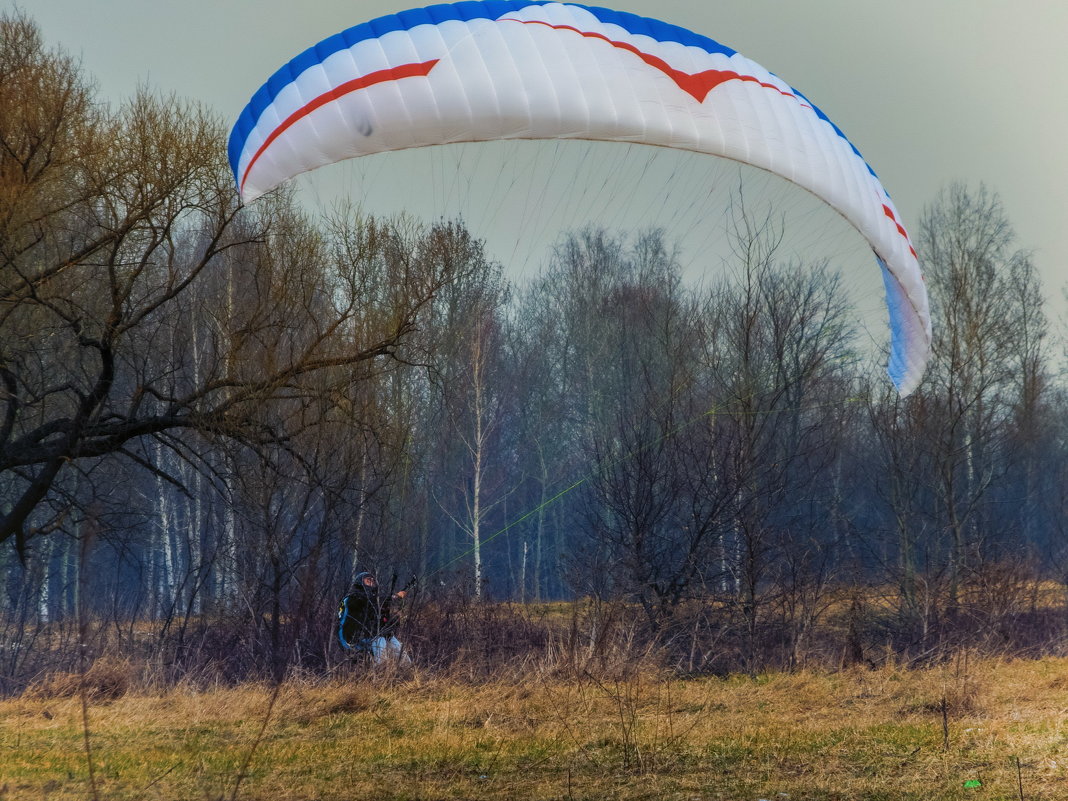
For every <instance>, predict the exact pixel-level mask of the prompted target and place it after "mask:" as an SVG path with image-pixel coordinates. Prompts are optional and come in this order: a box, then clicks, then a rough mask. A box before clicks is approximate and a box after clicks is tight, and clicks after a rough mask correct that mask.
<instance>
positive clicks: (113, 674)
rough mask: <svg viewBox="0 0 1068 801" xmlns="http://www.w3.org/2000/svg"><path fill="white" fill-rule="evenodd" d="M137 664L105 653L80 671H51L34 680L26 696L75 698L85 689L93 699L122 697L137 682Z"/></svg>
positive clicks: (87, 694)
mask: <svg viewBox="0 0 1068 801" xmlns="http://www.w3.org/2000/svg"><path fill="white" fill-rule="evenodd" d="M134 679H135V672H134V668H133V666H132V665H131V664H130V662H128V661H127V660H124V659H115V658H113V657H109V656H103V657H100V658H99V659H95V660H94V661H93V663H92V664H91V665H90V666H89V669H88V670H86V671H85V675H84V676H83V675H82V674H80V673H50V674H48V675H46V676H44V677H42V678H41V679H39V680H37V681H35V682H33V683H31V684H30V685H29V686H28V687H27V688H26V691H25V692H24V693H23V696H25V697H27V698H40V699H47V698H71V697H74V696H79V695H81V694H82V693H83V692H84V693H85V696H86V697H87V698H88V699H90V700H93V701H114V700H116V699H118V698H122V697H123V696H124V695H126V693H127V692H129V690H130V688H131V687H132V686H133V685H134V683H135V682H134Z"/></svg>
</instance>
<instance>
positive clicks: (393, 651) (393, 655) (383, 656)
mask: <svg viewBox="0 0 1068 801" xmlns="http://www.w3.org/2000/svg"><path fill="white" fill-rule="evenodd" d="M371 656H372V658H373V659H374V661H375V664H376V665H381V664H382V663H383V662H389V661H391V660H394V659H397V660H400V662H401V664H405V665H407V664H409V663H410V662H411V661H412V658H411V657H410V656H408V654H406V653H405V652H404V646H403V645H401V642H400V640H398V639H397V638H396V637H394V636H393V635H392V634H391V635H389V636H388V637H375V638H374V639H373V640H371Z"/></svg>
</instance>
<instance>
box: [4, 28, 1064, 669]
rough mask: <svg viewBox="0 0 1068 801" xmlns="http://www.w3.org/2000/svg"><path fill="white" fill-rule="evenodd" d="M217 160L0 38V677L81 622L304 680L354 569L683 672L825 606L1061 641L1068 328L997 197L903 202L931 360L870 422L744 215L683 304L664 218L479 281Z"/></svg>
mask: <svg viewBox="0 0 1068 801" xmlns="http://www.w3.org/2000/svg"><path fill="white" fill-rule="evenodd" d="M224 153H225V148H224V147H223V131H222V129H221V126H220V124H219V122H218V121H217V120H215V119H214V118H212V116H211V115H210V114H207V113H206V112H205V111H204V110H203V109H200V108H198V107H196V106H194V105H191V104H183V103H179V102H176V101H174V100H173V99H168V98H158V97H154V96H151V95H149V94H142V95H140V96H138V97H136V98H134V99H133V100H132V101H130V102H129V103H128V104H126V105H125V106H123V107H121V108H117V109H113V108H109V107H107V106H105V105H102V104H101V103H100V102H99V101H98V100H96V99H95V97H94V95H93V92H92V89H91V85H90V83H89V82H88V81H87V79H86V78H85V77H84V76H83V75H82V74H81V72H80V70H79V68H78V66H77V64H76V63H75V62H73V61H72V60H71V59H70V58H69V57H67V56H65V55H64V54H62V53H60V52H54V51H50V50H49V49H48V48H47V47H46V46H45V45H44V44H43V43H42V42H41V39H40V36H39V32H38V30H37V29H36V26H35V25H34V24H33V23H32V21H31V20H29V19H28V18H26V17H24V16H19V15H15V16H5V17H3V18H0V261H2V272H0V574H2V576H3V595H2V596H0V676H3V677H5V678H4V681H6V682H11V683H12V685H11V686H17V685H18V683H19V682H20V681H22V680H24V678H25V677H27V676H31V675H33V674H34V672H35V671H37V670H39V669H40V668H41V667H42V666H43V665H46V664H49V660H55V659H57V658H58V659H70V658H72V656H71V654H73V652H74V651H75V650H77V649H70V648H68V647H67V646H68V645H69V644H70V643H73V642H82V643H86V642H87V638H90V635H92V634H93V633H94V632H96V634H97V635H99V636H100V637H103V632H105V631H107V632H108V634H107V641H108V642H109V643H110V644H111V645H110V646H109V647H120V648H121V647H129V648H134V647H136V648H138V649H139V650H141V651H145V652H149V653H151V654H153V655H154V657H155V658H157V659H159V660H160V661H161V662H163V663H166V664H168V665H177V666H179V667H180V665H181V664H182V661H183V659H194V657H192V656H190V655H189V654H190V653H191V652H193V651H195V652H196V656H195V659H202V658H204V659H206V658H209V657H210V659H212V660H216V661H223V662H225V661H226V660H227V659H230V660H231V661H232V660H236V659H237V658H238V656H239V655H240V656H242V657H248V661H249V662H250V663H253V664H259V665H264V664H272V665H275V666H277V665H278V664H279V663H283V662H284V663H289V662H292V661H300V662H301V663H302V664H307V665H309V666H314V665H321V664H324V663H325V662H327V661H329V659H330V657H329V647H330V646H329V642H330V634H329V622H330V621H329V619H330V615H331V610H332V607H333V604H334V602H335V601H336V599H337V597H338V596H339V595H340V594H341V593H342V592H343V591H344V590H345V588H346V587H347V585H348V583H349V581H350V579H351V576H352V575H353V574H354V572H355V571H357V569H363V568H370V569H374V570H376V571H378V572H379V574H380V575H381V576H382V577H383V579H387V580H388V578H389V577H390V576H391V575H392V574H395V575H397V576H398V577H399V579H400V581H401V582H406V581H407V580H408V578H409V577H418V578H419V583H418V586H419V587H421V588H422V590H423V592H422V593H421V595H422V597H424V598H431V599H433V598H435V597H436V598H437V599H438V600H437V601H436V603H437V604H438V606H437V607H435V608H436V610H437V611H436V612H435V613H434V614H433V615H429V616H426V617H424V620H436V621H438V623H440V624H441V625H442V626H445V627H447V625H446V624H448V625H453V624H454V623H455V621H453V622H452V623H449V620H451V619H450V618H449V617H448V615H446V617H445V619H444V620H445V622H444V623H442V618H441V617H440V615H441V614H443V613H442V612H441V609H442V607H441V603H442V601H441V598H442V597H444V596H448V597H450V598H453V599H457V598H478V599H487V600H497V601H500V600H517V601H539V600H551V599H563V598H572V597H587V598H591V599H595V600H596V601H597V602H598V603H601V602H619V603H623V604H626V605H627V606H626V608H627V609H628V610H630V611H631V612H634V613H636V615H637V618H636V619H637V623H635V625H636V626H637V627H638V629H639V630H640V632H641V633H642V634H641V636H642V637H644V638H645V639H646V640H649V641H656V642H660V643H662V644H664V646H665V648H666V649H667V652H668V653H670V654H672V655H673V656H672V659H674V660H675V661H676V663H677V664H684V665H685V667H686V668H687V669H689V670H711V669H715V670H720V669H737V668H739V667H742V668H745V669H749V670H756V669H760V668H761V667H762V666H764V665H767V664H770V663H779V664H794V663H796V662H797V661H798V660H802V659H805V658H806V654H807V653H809V652H811V651H812V650H813V649H816V650H818V649H819V648H820V647H823V646H822V645H820V643H821V641H824V640H825V639H826V636H825V635H826V632H825V631H823V630H822V629H821V626H823V624H824V623H826V622H827V621H829V620H831V619H833V620H834V621H835V625H838V626H839V627H842V626H844V629H843V631H844V633H842V634H841V636H840V637H838V640H836V643H837V644H836V645H835V646H834V648H836V649H838V652H844V653H846V658H847V659H858V660H871V659H874V658H875V657H874V656H873V650H874V649H875V648H876V647H879V648H884V647H889V648H890V650H891V651H894V652H897V653H908V654H909V655H911V656H918V657H922V656H923V655H925V654H930V653H934V652H935V651H937V650H938V649H940V648H942V647H944V646H945V645H946V644H947V643H948V644H952V643H954V642H960V641H963V640H964V639H966V638H968V637H974V636H976V635H977V633H979V632H982V633H983V636H984V637H988V636H993V637H995V638H1001V639H1000V640H998V641H999V642H1001V643H1005V644H1008V646H1011V647H1012V648H1022V647H1039V646H1040V647H1045V648H1049V647H1057V646H1058V645H1062V644H1063V631H1062V629H1061V628H1058V627H1056V626H1055V625H1054V624H1053V622H1051V621H1053V620H1054V618H1051V617H1049V616H1046V617H1043V616H1042V615H1041V614H1040V613H1041V612H1043V611H1049V607H1050V603H1051V601H1050V600H1049V598H1048V597H1046V596H1044V595H1043V596H1040V595H1039V589H1040V588H1042V587H1043V586H1053V585H1055V586H1057V587H1061V588H1063V587H1064V586H1065V585H1066V584H1068V539H1066V536H1065V527H1066V525H1068V496H1066V494H1065V493H1066V489H1065V488H1066V487H1068V481H1066V478H1068V470H1066V468H1068V440H1066V433H1068V432H1066V429H1065V426H1066V423H1065V420H1066V419H1068V414H1066V413H1068V398H1066V397H1065V394H1064V390H1063V386H1062V383H1061V382H1060V380H1059V378H1060V369H1061V367H1060V362H1061V359H1062V357H1063V348H1064V342H1063V339H1062V338H1061V337H1060V336H1059V335H1058V334H1057V332H1055V331H1053V330H1051V328H1050V324H1049V321H1048V320H1047V319H1046V316H1045V313H1044V310H1043V296H1044V289H1043V287H1042V286H1041V285H1040V283H1039V279H1038V275H1037V273H1036V271H1035V267H1034V265H1033V263H1032V261H1031V259H1030V257H1029V255H1028V254H1027V252H1026V251H1024V250H1021V249H1018V246H1017V244H1016V242H1015V240H1014V234H1013V231H1012V227H1011V224H1010V223H1009V221H1008V218H1007V215H1006V213H1005V212H1004V210H1003V209H1002V208H1001V206H1000V203H999V201H998V198H997V196H996V195H995V194H994V193H992V192H990V191H988V190H986V189H985V188H978V189H973V188H968V187H964V186H953V187H950V188H949V189H947V190H946V191H945V192H944V193H943V194H942V195H941V196H940V197H938V198H936V199H935V200H934V202H933V203H932V204H931V205H930V206H929V208H928V209H927V210H926V211H925V214H924V216H923V219H922V220H921V223H920V227H919V232H918V237H917V244H918V248H919V250H920V252H921V257H922V259H923V262H924V264H925V267H926V272H927V276H928V287H929V289H930V292H931V295H932V300H933V305H934V311H935V318H936V320H937V323H936V328H935V349H934V357H933V360H932V363H931V366H930V368H929V371H928V373H927V375H926V377H925V380H924V383H923V385H922V386H921V387H920V389H919V390H918V391H917V392H916V393H915V394H914V395H912V396H910V397H909V398H906V399H902V398H899V397H897V396H896V394H895V393H894V392H893V390H892V389H891V388H890V387H889V385H888V382H887V380H886V379H885V377H884V375H883V374H882V370H881V367H880V364H881V363H882V361H883V357H882V355H881V354H879V353H872V352H870V345H868V344H867V343H866V341H865V339H864V338H863V337H861V336H860V333H859V330H858V323H857V319H856V313H855V311H854V306H853V302H854V300H855V299H852V298H850V297H848V295H847V293H846V292H845V291H844V289H843V282H842V279H841V277H840V275H839V273H838V272H837V271H836V266H835V265H834V264H815V265H814V264H806V263H800V262H796V261H793V260H789V259H786V258H785V257H784V256H783V254H782V252H781V248H779V247H778V245H779V242H780V237H781V233H782V232H781V231H780V230H778V228H777V226H776V223H775V218H774V217H773V216H771V217H767V218H754V217H753V216H752V215H747V214H745V213H739V214H738V215H736V217H735V218H734V220H733V225H732V227H731V229H730V230H729V231H726V232H725V234H724V235H725V236H728V237H730V238H731V241H732V251H733V253H734V254H735V259H734V261H733V263H732V264H730V265H729V266H728V268H726V269H721V268H717V269H716V270H714V271H713V274H714V275H716V276H719V278H715V279H713V280H712V281H711V282H710V283H707V284H705V285H703V286H702V287H701V288H696V287H694V286H691V285H689V284H688V283H687V282H686V281H684V280H683V276H682V273H681V268H680V264H679V259H678V255H677V254H676V253H675V252H674V250H673V246H672V244H671V242H670V241H667V239H666V238H665V235H664V234H663V233H661V232H657V231H648V232H644V233H640V234H632V235H624V234H619V233H614V232H610V231H602V230H584V231H576V232H573V233H571V234H569V235H567V236H566V237H565V238H564V239H563V240H562V241H560V242H559V243H557V245H556V246H555V248H554V249H553V250H552V253H551V257H550V258H549V259H548V262H547V267H546V268H545V269H544V270H543V271H542V272H541V273H540V274H538V275H536V276H532V277H530V278H529V279H528V280H526V281H524V282H523V283H520V284H512V283H510V282H509V281H508V280H506V278H505V271H504V267H503V266H502V265H500V264H497V263H495V262H493V261H492V260H490V259H489V258H487V256H486V254H485V253H484V252H483V249H482V246H481V244H480V242H479V241H478V239H477V237H475V236H474V235H473V234H472V233H471V232H469V231H467V230H466V229H465V228H464V227H463V226H462V225H460V224H450V223H439V224H435V225H428V224H423V223H419V222H417V221H413V220H380V219H374V218H370V217H365V216H362V215H360V214H359V213H356V212H352V211H340V212H338V213H336V214H335V215H334V216H333V217H331V218H330V219H312V218H310V217H309V216H308V215H307V214H305V213H303V212H302V211H301V210H300V208H299V206H298V205H297V203H296V201H295V200H294V198H293V197H291V196H290V195H287V194H286V193H285V192H276V193H274V194H273V195H272V196H270V197H267V198H264V199H262V200H261V201H258V202H257V203H255V204H254V205H253V206H252V207H249V208H244V207H241V206H240V205H239V203H238V201H237V198H236V195H235V193H234V191H233V188H232V177H231V175H230V173H229V171H228V169H227V166H226V164H225V158H224ZM1042 581H1045V582H1052V583H1053V584H1052V585H1042V584H1040V583H1039V582H1042ZM463 603H464V604H466V601H464V602H463ZM1063 604H1064V600H1063V599H1062V598H1057V600H1056V601H1055V603H1054V605H1055V606H1057V607H1058V608H1063ZM463 608H464V609H468V607H466V606H463ZM468 611H469V610H468ZM465 614H467V613H465ZM435 615H439V617H435ZM461 617H462V616H461ZM462 619H464V620H467V619H468V618H463V617H462ZM1029 623H1030V625H1029ZM497 624H500V621H497ZM471 625H472V626H474V625H475V624H473V623H472V624H471ZM1051 626H1052V628H1051ZM439 628H440V627H439ZM428 636H429V635H428ZM520 639H522V638H520ZM535 639H536V637H535ZM97 641H98V642H103V639H99V638H98V640H97ZM116 643H118V645H116ZM123 644H125V646H124V645H123ZM205 654H208V655H209V656H204V655H205Z"/></svg>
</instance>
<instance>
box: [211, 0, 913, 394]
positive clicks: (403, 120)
mask: <svg viewBox="0 0 1068 801" xmlns="http://www.w3.org/2000/svg"><path fill="white" fill-rule="evenodd" d="M559 138H573V139H592V140H606V141H623V142H635V143H644V144H649V145H659V146H664V147H670V148H678V149H683V150H692V151H696V152H700V153H707V154H710V155H714V156H722V157H726V158H730V159H734V160H737V161H740V162H744V163H746V164H751V165H753V166H756V167H760V168H762V169H765V170H768V171H769V172H772V173H775V174H776V175H780V176H782V177H783V178H785V179H787V180H789V181H792V182H794V183H796V184H798V185H800V186H802V187H804V188H805V189H807V190H808V191H810V192H812V193H813V194H814V195H816V196H817V197H819V198H821V199H822V200H824V201H825V202H826V203H828V204H829V205H830V206H832V207H833V208H835V209H836V210H837V211H838V212H840V213H841V214H842V215H843V216H844V217H845V218H846V219H847V220H849V222H850V223H851V224H852V225H853V226H854V227H855V228H856V229H857V230H858V231H859V232H860V233H861V234H862V235H863V236H864V237H865V239H867V241H868V242H869V244H870V245H871V247H872V249H873V250H874V251H875V254H876V258H877V261H878V263H879V265H880V266H881V267H882V269H883V272H884V279H885V284H886V290H887V305H888V306H889V309H890V327H891V355H890V362H889V366H888V372H889V374H890V377H891V379H892V380H893V382H894V384H895V385H896V386H897V388H898V390H899V391H900V392H901V393H902V394H908V393H910V392H911V391H912V390H913V389H915V387H916V386H917V384H918V383H919V381H920V378H921V376H922V374H923V370H924V367H925V365H926V362H927V359H928V356H929V352H930V343H931V322H930V314H929V308H928V299H927V292H926V289H925V287H924V284H923V278H922V275H921V272H920V267H919V264H918V262H917V259H916V253H915V251H914V249H913V247H912V244H911V243H910V241H909V237H908V234H907V233H906V231H905V229H904V227H903V226H902V224H901V222H900V219H901V217H900V215H899V214H898V212H897V209H896V208H895V207H894V204H893V202H892V201H891V200H890V197H889V195H888V194H887V193H886V190H885V189H884V188H883V186H882V184H881V183H880V182H879V179H878V178H877V177H876V175H875V173H874V171H872V169H871V168H870V167H869V166H868V164H867V163H866V162H865V161H864V159H863V158H862V157H861V155H860V153H859V152H858V151H857V149H856V148H855V147H854V146H853V145H852V143H850V141H849V140H848V139H846V137H845V136H844V135H843V134H842V132H841V131H840V130H839V129H838V128H837V127H836V126H835V125H834V124H833V123H832V122H831V121H830V120H829V119H828V118H827V117H826V116H825V115H824V114H823V113H822V112H821V111H820V110H819V109H817V108H816V107H815V106H813V105H812V104H811V103H809V102H808V101H807V100H806V99H805V97H804V96H803V95H801V94H800V93H799V92H797V91H796V90H794V89H793V88H791V87H790V86H789V85H788V84H786V83H784V82H783V81H782V80H780V79H779V78H778V77H776V76H775V75H772V74H771V73H769V72H768V71H767V70H765V69H764V68H762V67H761V66H760V65H758V64H756V63H754V62H753V61H751V60H749V59H747V58H745V57H744V56H742V55H740V54H739V53H736V52H735V51H733V50H731V49H730V48H727V47H724V46H723V45H721V44H719V43H717V42H715V41H713V40H711V39H708V38H706V37H703V36H700V35H698V34H695V33H692V32H690V31H687V30H685V29H683V28H679V27H676V26H673V25H668V24H666V23H663V22H659V21H656V20H652V19H648V18H644V17H638V16H635V15H633V14H626V13H622V12H616V11H610V10H607V9H603V8H590V7H585V6H580V5H575V4H571V3H566V4H565V3H555V2H538V0H534V1H533V2H532V1H531V0H523V1H521V2H513V1H512V0H488V1H487V2H463V3H457V4H455V5H437V6H431V7H428V8H424V9H414V10H411V11H405V12H402V13H400V14H396V15H390V16H386V17H381V18H379V19H376V20H373V21H371V22H368V23H365V24H362V25H357V26H356V27H353V28H350V29H348V30H346V31H344V32H342V33H340V34H337V35H336V36H333V37H331V38H329V39H326V40H324V41H323V42H320V43H319V44H318V45H316V46H315V47H313V48H310V49H309V50H307V51H305V52H304V53H302V54H301V55H300V56H298V57H297V58H295V59H293V60H292V61H291V62H289V63H288V64H287V65H285V66H284V67H282V68H281V69H280V70H279V71H278V72H276V73H275V74H274V76H272V77H271V79H270V80H269V81H268V82H267V83H266V84H264V86H263V87H262V88H261V89H260V90H259V91H258V92H257V93H256V94H255V95H254V96H253V98H252V100H251V101H250V102H249V104H248V106H247V107H246V108H245V110H244V112H243V113H242V114H241V116H240V118H239V119H238V121H237V123H236V125H235V126H234V129H233V131H232V133H231V136H230V147H229V155H230V162H231V165H232V167H233V170H234V176H235V179H236V181H237V185H238V188H239V191H240V193H241V196H242V198H243V199H244V200H245V201H246V202H249V201H252V200H254V199H255V198H257V197H259V196H260V195H262V194H263V193H264V192H268V191H270V190H271V189H272V188H274V187H275V186H277V185H278V184H280V183H282V182H283V181H285V180H287V179H289V178H291V177H293V176H294V175H297V174H299V173H302V172H305V171H307V170H312V169H315V168H316V167H320V166H322V165H325V164H330V163H332V162H335V161H340V160H342V159H348V158H354V157H356V156H363V155H368V154H371V153H379V152H383V151H389V150H402V149H406V148H412V147H423V146H428V145H440V144H448V143H452V142H471V141H489V140H497V139H559Z"/></svg>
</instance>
